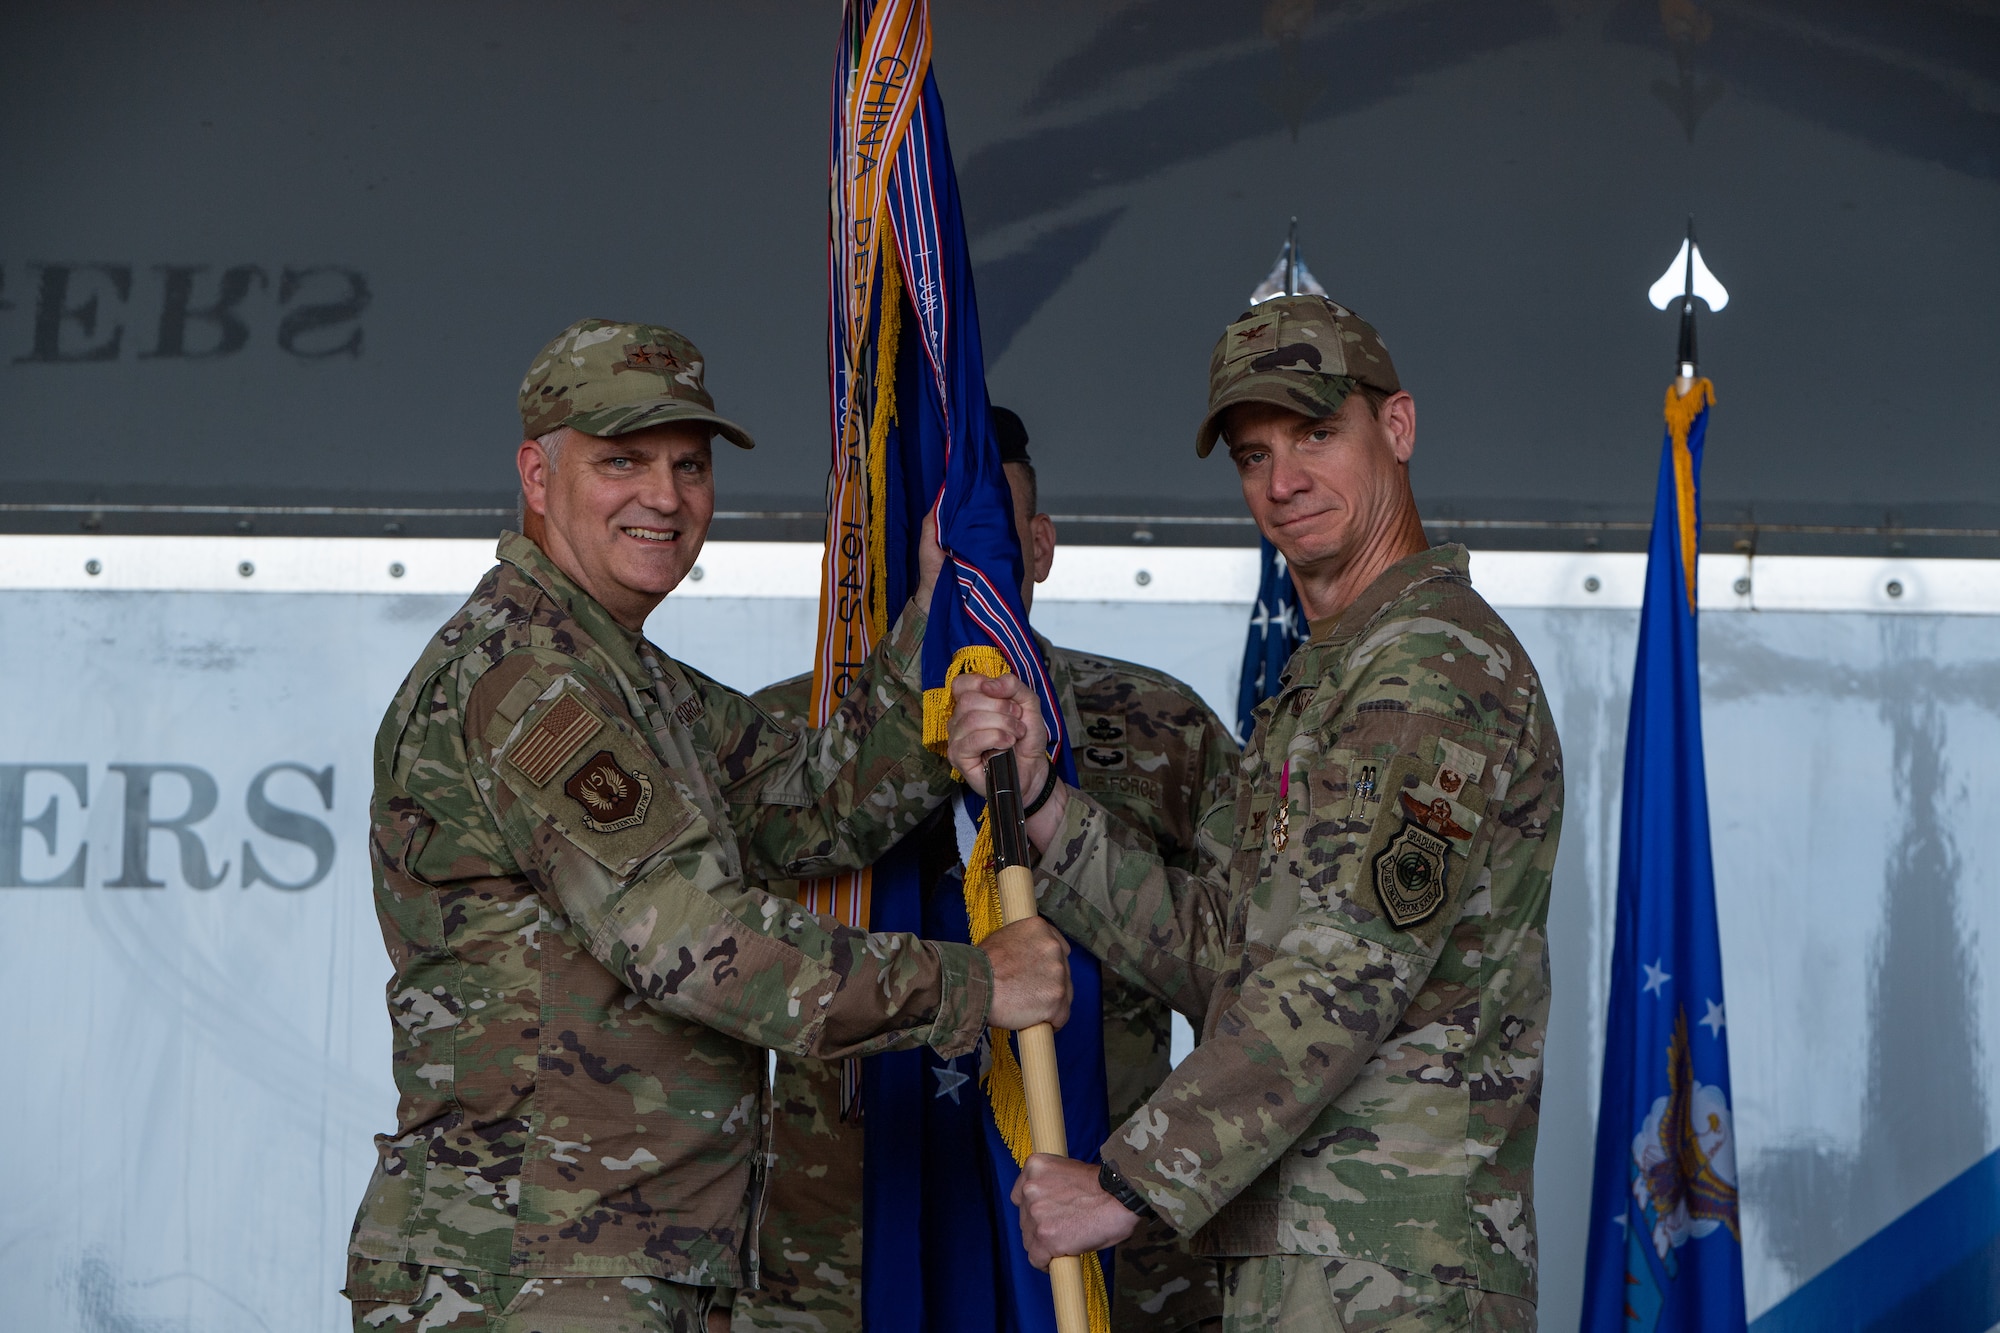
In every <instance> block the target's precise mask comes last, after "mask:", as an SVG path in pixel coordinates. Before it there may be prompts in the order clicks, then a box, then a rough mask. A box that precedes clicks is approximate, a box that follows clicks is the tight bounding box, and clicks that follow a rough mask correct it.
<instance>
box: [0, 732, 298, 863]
mask: <svg viewBox="0 0 2000 1333" xmlns="http://www.w3.org/2000/svg"><path fill="white" fill-rule="evenodd" d="M103 773H104V775H105V776H106V777H110V776H115V777H117V778H119V779H120V780H121V782H122V785H123V791H122V793H121V794H122V801H121V804H120V807H119V810H118V818H117V833H116V843H117V846H116V847H115V849H114V848H111V847H103V848H101V849H100V852H115V854H116V858H117V874H116V875H115V876H114V877H112V878H100V879H98V880H95V881H92V880H91V879H90V868H91V860H92V858H91V839H90V837H89V834H88V832H87V830H86V820H87V816H88V813H89V810H90V797H91V791H92V784H91V782H90V765H87V764H81V763H13V764H0V889H81V888H84V887H85V886H86V884H88V883H91V882H95V883H96V884H97V886H98V887H100V888H105V889H164V888H166V887H167V886H168V884H169V882H170V877H174V876H177V877H178V880H179V882H180V883H181V884H183V885H185V886H186V887H188V888H194V889H213V888H216V887H217V886H219V885H220V884H222V883H223V881H224V880H225V879H226V878H227V877H228V875H229V871H230V867H231V865H232V861H231V860H230V859H229V858H227V857H223V858H221V859H218V858H217V857H216V856H214V855H213V851H220V850H222V849H224V848H226V847H227V845H228V839H229V835H230V832H231V830H230V829H229V828H228V827H227V826H226V822H225V819H224V818H223V817H219V816H218V815H217V811H218V808H219V807H221V806H222V800H221V790H220V788H219V787H218V785H217V783H216V780H215V777H214V775H213V774H211V773H210V772H209V771H208V770H207V769H205V768H202V767H201V766H199V765H196V764H176V763H146V764H142V763H111V764H106V765H104V766H103ZM287 774H289V775H292V779H293V781H294V782H296V780H297V779H299V778H303V779H304V780H305V782H306V783H308V784H310V788H311V791H312V792H313V793H314V794H315V795H316V796H317V797H318V799H319V804H320V807H321V809H322V810H325V811H331V810H332V809H333V766H332V765H331V764H328V765H327V766H325V767H324V768H313V767H311V766H310V765H307V764H301V763H295V762H291V761H280V762H278V763H274V764H269V765H266V766H265V767H264V768H263V769H261V770H260V771H259V772H258V773H257V775H256V776H255V777H253V778H251V779H250V781H249V783H248V784H247V786H246V787H245V789H244V793H243V799H242V802H241V804H240V806H237V807H236V808H239V809H241V810H242V812H243V816H244V818H246V819H247V820H248V821H249V826H250V829H252V830H254V831H255V832H256V833H258V834H262V835H264V837H265V838H266V839H271V840H275V841H273V842H266V843H265V844H264V852H263V854H262V855H261V856H260V855H259V854H258V851H257V844H256V843H253V842H252V841H251V840H250V839H249V838H245V839H244V840H243V841H242V843H241V848H240V863H241V866H242V870H241V873H240V876H239V883H240V885H241V886H242V887H243V888H246V889H247V888H250V887H252V886H253V885H258V884H267V885H269V886H271V887H272V888H274V889H284V890H288V891H294V892H296V891H299V890H304V889H310V888H312V887H313V886H314V885H316V884H318V883H320V882H321V881H322V880H324V879H325V878H326V877H327V875H328V874H329V873H330V872H331V871H332V869H333V863H334V857H335V852H336V848H335V843H334V837H333V830H332V829H331V828H329V827H328V826H327V824H326V822H325V821H324V820H322V819H320V818H318V817H317V816H315V815H312V814H307V813H305V812H304V811H302V810H298V809H295V808H293V806H292V805H291V804H285V803H281V799H280V798H279V797H274V795H273V793H272V791H271V786H272V783H273V780H274V779H276V778H278V777H279V776H280V775H287ZM96 790H97V791H98V792H99V794H100V795H101V794H102V792H103V790H104V782H103V781H102V780H101V779H100V781H99V782H98V783H97V785H96ZM292 791H293V793H294V796H296V795H297V794H298V792H299V789H298V787H297V786H296V785H294V786H293V788H292ZM287 799H289V798H287ZM307 800H308V802H310V800H311V798H310V797H308V798H307ZM38 801H39V803H40V809H39V810H36V811H34V812H33V813H30V811H29V806H30V805H31V804H35V803H37V802H38ZM159 834H167V835H169V836H170V837H171V838H172V839H173V845H174V851H175V853H176V855H175V857H174V859H173V861H172V862H171V863H170V864H169V863H164V862H161V861H159V860H158V859H157V858H155V856H154V855H153V853H154V850H155V843H156V840H157V835H159ZM31 835H32V836H31ZM284 843H290V844H292V845H293V846H294V847H298V848H303V849H304V850H305V851H306V852H307V853H309V854H310V855H311V857H312V867H311V869H310V870H308V871H306V872H305V873H304V874H302V875H300V876H298V877H297V878H288V877H287V876H286V875H284V874H283V873H281V872H280V870H279V869H278V868H274V866H273V865H272V858H278V866H280V867H282V866H283V864H284V860H285V859H286V858H282V857H278V846H279V845H281V844H284ZM72 849H73V850H72ZM291 855H292V856H296V855H297V853H291ZM35 860H40V861H45V862H47V863H48V867H49V868H41V867H37V868H36V871H35V873H33V874H30V864H29V863H30V862H31V861H35ZM102 873H103V870H102V869H100V870H99V874H100V875H102Z"/></svg>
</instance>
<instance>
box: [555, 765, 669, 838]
mask: <svg viewBox="0 0 2000 1333" xmlns="http://www.w3.org/2000/svg"><path fill="white" fill-rule="evenodd" d="M563 794H564V795H566V796H568V797H569V798H570V799H571V800H572V801H575V802H576V803H577V805H578V806H579V807H580V808H581V809H582V810H583V826H584V827H585V828H587V829H589V830H591V831H592V832H593V833H616V832H618V831H619V830H620V829H628V828H634V827H636V826H638V825H640V824H643V823H645V822H646V811H647V809H648V808H650V807H651V806H652V804H653V783H652V780H651V779H649V778H648V777H647V776H646V775H645V774H644V773H636V772H627V771H626V770H625V768H624V767H623V766H622V765H620V764H619V762H618V760H617V758H616V757H615V756H613V755H612V753H611V751H609V750H599V751H598V752H597V753H596V754H594V755H592V756H591V757H590V759H589V760H588V761H587V762H586V763H585V764H584V766H583V767H582V768H579V769H578V770H576V772H574V773H572V774H570V779H569V781H568V782H565V783H563Z"/></svg>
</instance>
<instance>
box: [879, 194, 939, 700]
mask: <svg viewBox="0 0 2000 1333" xmlns="http://www.w3.org/2000/svg"><path fill="white" fill-rule="evenodd" d="M884 221H885V222H886V219H885V220H884ZM887 233H888V227H887V226H886V225H883V223H878V225H877V234H887ZM883 258H884V260H885V261H886V262H884V263H883V265H882V322H881V324H880V325H879V326H878V327H877V329H876V336H875V416H874V418H873V420H871V421H870V422H869V423H868V555H869V559H868V568H869V571H870V573H871V574H872V575H873V576H874V577H873V578H871V579H870V580H869V585H870V586H869V589H868V629H869V635H870V637H871V638H873V639H878V640H879V639H880V638H881V637H882V635H883V634H885V633H887V632H888V628H889V427H890V425H891V424H892V423H893V422H894V421H895V420H896V351H897V348H898V346H899V345H900V344H901V342H902V336H903V277H902V272H901V266H900V265H899V264H898V263H897V262H896V256H895V255H894V254H893V253H891V254H888V255H885V256H883ZM927 711H928V710H927Z"/></svg>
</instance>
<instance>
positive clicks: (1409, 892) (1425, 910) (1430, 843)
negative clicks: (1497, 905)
mask: <svg viewBox="0 0 2000 1333" xmlns="http://www.w3.org/2000/svg"><path fill="white" fill-rule="evenodd" d="M1450 857H1451V844H1450V843H1448V842H1446V841H1445V840H1444V839H1443V838H1440V837H1438V836H1437V835H1436V834H1434V833H1432V832H1430V831H1429V830H1428V829H1425V828H1422V827H1420V826H1418V825H1416V824H1405V825H1403V831H1402V832H1401V833H1398V834H1397V835H1396V836H1395V837H1394V838H1393V839H1391V840H1390V842H1389V845H1388V846H1387V847H1384V848H1383V849H1382V852H1381V854H1380V855H1379V856H1377V857H1376V858H1375V892H1376V894H1377V896H1379V897H1380V898H1381V899H1382V914H1383V915H1384V916H1386V917H1388V918H1389V920H1390V922H1391V924H1393V925H1394V926H1395V927H1396V929H1398V930H1408V929H1409V928H1410V927H1412V926H1416V925H1421V924H1422V923H1423V922H1425V921H1428V920H1429V919H1430V918H1431V917H1432V915H1433V914H1435V913H1436V912H1437V910H1438V908H1440V907H1442V906H1444V874H1445V866H1446V864H1447V862H1448V861H1449V859H1450Z"/></svg>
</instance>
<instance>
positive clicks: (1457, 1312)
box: [1222, 1254, 1535, 1333]
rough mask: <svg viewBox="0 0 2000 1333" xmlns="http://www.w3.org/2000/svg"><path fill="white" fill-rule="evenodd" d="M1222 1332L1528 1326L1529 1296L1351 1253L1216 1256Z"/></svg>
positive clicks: (1472, 1331) (1446, 1332)
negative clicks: (1410, 1270)
mask: <svg viewBox="0 0 2000 1333" xmlns="http://www.w3.org/2000/svg"><path fill="white" fill-rule="evenodd" d="M1222 1328H1223V1333H1461V1331H1463V1333H1535V1303H1534V1302H1533V1301H1529V1300H1523V1299H1522V1298H1521V1297H1519V1296H1501V1295H1498V1294H1496V1293H1494V1292H1490V1291H1480V1290H1479V1289H1477V1288H1476V1287H1455V1286H1450V1285H1448V1284H1446V1283H1443V1282H1439V1281H1438V1280H1437V1279H1436V1278H1433V1277H1426V1276H1425V1275H1423V1274H1421V1273H1406V1272H1404V1271H1403V1270H1401V1269H1398V1268H1385V1267H1383V1266H1382V1265H1381V1264H1371V1263H1362V1262H1358V1261H1356V1260H1353V1259H1323V1258H1320V1257H1318V1256H1317V1255H1308V1254H1274V1255H1262V1256H1258V1257H1256V1258H1250V1259H1224V1260H1223V1261H1222Z"/></svg>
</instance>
